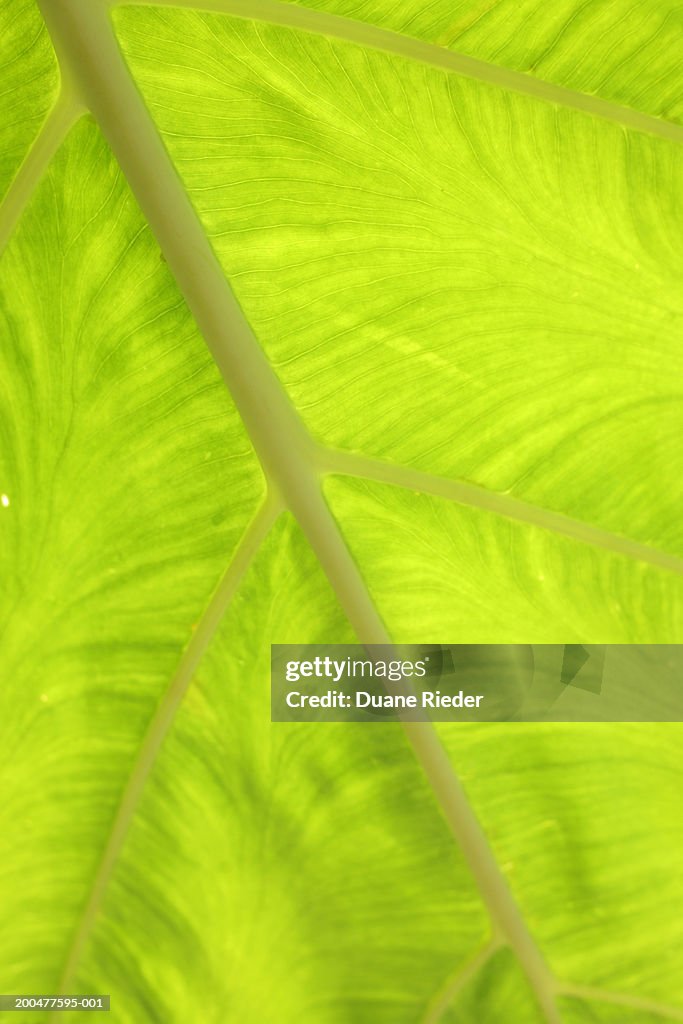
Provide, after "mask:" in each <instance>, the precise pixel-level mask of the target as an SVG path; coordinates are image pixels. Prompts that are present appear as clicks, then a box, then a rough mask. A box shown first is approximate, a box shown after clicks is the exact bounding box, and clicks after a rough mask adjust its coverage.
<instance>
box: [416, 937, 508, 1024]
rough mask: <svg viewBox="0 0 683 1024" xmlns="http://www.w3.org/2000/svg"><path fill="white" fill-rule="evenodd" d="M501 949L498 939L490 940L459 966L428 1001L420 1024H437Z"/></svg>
mask: <svg viewBox="0 0 683 1024" xmlns="http://www.w3.org/2000/svg"><path fill="white" fill-rule="evenodd" d="M501 948H502V944H501V941H500V939H499V938H496V937H494V938H491V939H489V941H488V942H487V943H486V944H485V945H484V946H482V947H481V949H480V950H478V952H476V953H475V954H474V956H471V957H470V958H469V959H468V960H466V961H465V963H464V964H459V965H458V967H457V968H456V970H455V971H453V972H452V973H451V974H450V975H449V977H448V978H446V980H445V982H444V983H443V985H442V986H441V988H440V989H439V991H438V992H437V993H436V994H435V995H434V996H433V998H432V999H431V1000H430V1002H429V1005H428V1006H427V1009H426V1010H425V1012H424V1015H423V1016H422V1017H421V1018H420V1024H439V1021H440V1020H441V1019H442V1018H443V1015H444V1014H445V1013H447V1012H448V1010H449V1009H450V1008H451V1006H452V1005H453V1003H454V1002H455V1000H456V999H457V997H458V995H459V994H460V993H461V992H462V990H463V989H464V988H465V987H466V986H467V985H468V984H469V982H470V981H471V980H472V979H473V978H474V977H475V976H476V975H477V974H478V972H479V971H480V970H482V969H483V968H484V967H485V966H486V964H487V963H488V962H489V960H490V959H491V958H492V957H493V956H495V954H496V953H497V952H498V950H499V949H501Z"/></svg>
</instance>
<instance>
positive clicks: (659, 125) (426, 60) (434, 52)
mask: <svg viewBox="0 0 683 1024" xmlns="http://www.w3.org/2000/svg"><path fill="white" fill-rule="evenodd" d="M129 5H130V6H132V5H134V6H155V7H183V8H190V9H192V10H203V11H214V12H216V13H218V14H229V15H231V16H232V17H235V18H247V19H249V20H250V21H264V22H268V23H269V24H271V25H283V26H285V27H286V28H294V29H299V30H300V31H302V32H311V33H314V34H316V35H324V36H329V37H330V38H333V39H341V40H343V41H345V42H349V43H357V44H358V45H359V46H363V47H366V48H368V49H371V50H381V51H383V52H384V53H393V54H395V55H396V56H398V57H404V58H406V59H407V60H413V61H418V62H419V63H420V64H428V65H430V66H431V67H435V68H439V69H440V70H442V71H448V72H451V73H453V74H457V75H463V76H465V77H466V78H472V79H475V80H477V81H479V82H487V83H488V84H489V85H495V86H497V87H498V88H501V89H505V90H506V91H508V92H516V93H520V94H522V95H524V96H532V97H533V98H534V99H538V100H543V101H545V102H546V103H554V104H556V105H557V106H560V107H567V108H569V109H571V110H579V111H581V112H582V113H584V114H589V115H591V116H593V117H599V118H601V119H602V120H605V121H611V122H613V123H614V124H620V125H623V127H624V128H629V129H631V130H632V131H637V132H646V133H647V134H649V135H657V136H659V138H661V139H668V140H669V141H670V142H677V143H680V144H683V126H681V125H678V124H674V123H673V122H671V121H665V120H663V119H662V118H658V117H654V116H652V115H651V114H644V113H642V112H641V111H639V110H633V109H631V108H630V107H623V106H621V105H620V104H619V103H612V102H611V101H610V100H604V99H602V98H601V97H600V96H590V95H588V94H587V93H582V92H577V91H576V90H574V89H567V88H565V87H564V86H562V85H555V84H554V83H553V82H547V81H544V80H543V79H541V78H537V77H536V76H534V75H527V74H524V73H522V72H520V71H513V70H511V69H510V68H504V67H500V66H499V65H497V64H490V63H488V62H487V61H484V60H477V59H476V58H475V57H469V56H467V55H466V54H463V53H457V52H455V51H453V50H446V49H444V48H443V47H442V46H438V45H436V44H435V43H427V42H423V41H422V40H420V39H414V38H412V37H411V36H405V35H402V34H401V33H399V32H392V31H390V30H389V29H384V28H378V27H377V26H376V25H371V24H368V23H366V22H361V21H355V20H353V19H352V18H345V17H341V16H340V15H338V14H329V13H327V12H326V11H314V10H311V9H310V8H307V7H301V6H299V5H298V4H294V3H283V2H281V0H116V2H115V3H114V6H129Z"/></svg>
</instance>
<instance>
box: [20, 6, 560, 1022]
mask: <svg viewBox="0 0 683 1024" xmlns="http://www.w3.org/2000/svg"><path fill="white" fill-rule="evenodd" d="M38 4H39V7H40V9H41V11H42V13H43V17H44V18H45V22H46V24H47V27H48V29H49V31H50V35H51V36H52V40H53V44H54V46H55V50H56V52H57V56H58V58H59V61H60V64H61V65H62V66H63V67H65V68H66V69H67V70H68V72H69V73H73V75H74V76H75V77H76V81H77V83H78V86H79V88H80V89H81V90H82V95H83V97H84V98H85V101H86V103H87V105H88V107H89V109H90V110H91V112H92V113H93V115H94V116H95V118H96V119H97V121H98V123H99V125H100V127H101V129H102V132H103V134H104V135H105V137H106V138H107V140H108V142H109V144H110V146H111V148H112V151H113V153H114V155H115V156H116V158H117V160H118V162H119V164H120V166H121V169H122V171H123V173H124V174H125V175H126V178H127V179H128V183H129V185H130V187H131V189H132V191H133V194H134V195H135V197H136V199H137V201H138V203H139V205H140V207H141V209H142V212H143V213H144V214H145V216H146V218H147V221H148V223H149V225H150V228H151V230H152V231H153V233H154V234H155V236H156V238H157V241H158V242H159V245H160V246H161V249H162V252H163V253H164V256H165V258H166V261H167V263H168V266H169V268H170V270H171V272H172V273H173V275H174V277H175V279H176V282H177V284H178V286H179V288H180V290H181V292H182V293H183V295H184V296H185V299H186V301H187V303H188V306H189V308H190V310H191V312H192V313H193V315H194V318H195V321H196V323H197V325H198V327H199V330H200V332H201V333H202V335H203V337H204V339H205V341H206V344H207V346H208V348H209V350H210V351H211V353H212V354H213V356H214V359H215V361H216V364H217V366H218V368H219V370H220V371H221V374H222V376H223V378H224V380H225V383H226V385H227V387H228V389H229V391H230V392H231V394H232V397H233V399H234V401H235V404H236V406H237V408H238V410H239V412H240V414H241V416H242V419H243V421H244V424H245V427H246V429H247V431H248V433H249V435H250V437H251V440H252V443H253V445H254V447H255V449H256V452H257V454H258V455H259V458H260V459H261V463H262V465H263V468H264V471H265V473H266V476H267V478H268V480H269V482H270V485H271V487H272V489H273V491H274V493H275V494H276V495H279V496H281V498H282V501H283V502H284V504H285V505H286V506H287V507H288V508H289V509H290V511H291V512H292V513H293V515H294V516H295V518H296V519H297V520H298V522H299V524H300V526H301V528H302V530H303V532H304V534H305V535H306V537H307V539H308V542H309V544H310V545H311V547H312V549H313V550H314V552H315V553H316V555H317V557H318V559H319V561H320V563H321V566H322V568H323V570H324V571H325V573H326V575H327V577H328V579H329V580H330V583H331V585H332V587H333V589H334V590H335V592H336V594H337V598H338V600H339V603H340V605H341V607H342V608H343V610H344V612H345V613H346V615H347V617H348V618H349V621H350V623H351V625H352V626H353V627H354V629H355V631H356V633H357V634H358V636H359V638H360V640H361V642H363V643H376V644H386V645H390V644H391V641H390V639H389V637H388V635H387V632H386V629H385V627H384V624H383V622H382V620H381V618H380V616H379V614H378V612H377V609H376V608H375V606H374V604H373V602H372V600H371V598H370V595H369V593H368V591H367V589H366V586H365V583H364V581H363V579H362V576H361V574H360V571H359V569H358V566H357V565H356V563H355V561H354V560H353V557H352V556H351V553H350V551H349V549H348V548H347V546H346V543H345V541H344V539H343V537H342V535H341V533H340V531H339V528H338V526H337V523H336V521H335V520H334V518H333V516H332V514H331V512H330V510H329V508H328V506H327V504H326V502H325V499H324V497H323V493H322V489H321V485H320V479H319V475H318V472H317V465H316V461H317V460H316V450H317V447H316V445H315V443H314V442H313V440H312V438H311V437H310V435H309V434H308V432H307V430H306V429H305V427H304V425H303V423H302V421H301V420H300V418H299V416H298V413H297V412H296V410H295V409H294V407H293V406H292V404H291V403H290V401H289V399H288V397H287V395H286V393H285V392H284V390H283V388H282V385H281V384H280V382H279V380H278V378H277V376H276V374H275V372H274V370H273V368H272V366H271V365H270V363H269V362H268V360H267V359H266V357H265V354H264V353H263V351H262V349H261V347H260V345H259V344H258V341H257V339H256V338H255V336H254V334H253V333H252V331H251V327H250V325H249V323H248V322H247V320H246V318H245V317H244V314H243V313H242V310H241V308H240V306H239V304H238V303H237V300H236V299H235V296H234V294H233V292H232V289H231V287H230V284H229V283H228V281H227V279H226V277H225V275H224V273H223V270H222V268H221V266H220V264H219V262H218V260H217V258H216V255H215V253H214V251H213V249H212V247H211V244H210V242H209V240H208V238H207V236H206V233H205V231H204V229H203V227H202V225H201V222H200V221H199V218H198V216H197V213H196V211H195V210H194V207H193V206H192V204H191V202H190V199H189V197H188V195H187V193H186V192H185V189H184V187H183V185H182V182H181V181H180V178H179V177H178V174H177V172H176V169H175V167H174V165H173V163H172V161H171V159H170V157H169V155H168V153H167V151H166V149H165V147H164V144H163V141H162V139H161V137H160V136H159V133H158V131H157V129H156V126H155V124H154V122H153V120H152V118H151V116H150V113H149V111H148V110H147V107H146V106H145V103H144V101H143V99H142V97H141V95H140V93H139V91H138V89H137V87H136V85H135V82H134V81H133V79H132V76H131V74H130V72H129V70H128V67H127V65H126V63H125V61H124V59H123V56H122V54H121V51H120V49H119V46H118V43H117V41H116V37H115V35H114V32H113V29H112V26H111V24H110V21H109V18H108V15H107V11H106V10H105V9H104V8H103V7H102V6H101V5H100V4H94V3H93V2H92V0H38ZM403 728H404V731H405V735H406V737H407V739H408V741H409V743H410V745H411V746H412V748H413V751H414V753H415V756H416V758H417V760H418V762H419V763H420V765H421V766H422V769H423V771H424V772H425V775H426V776H427V779H428V781H429V784H430V785H431V788H432V791H433V793H434V796H435V799H436V802H437V804H438V805H439V807H440V808H441V812H442V814H443V816H444V818H445V819H446V822H447V823H448V826H449V828H450V830H451V832H452V834H453V836H454V838H455V840H456V842H457V843H458V844H459V846H460V849H461V851H462V854H463V856H464V858H465V860H466V862H467V864H468V866H469V868H470V871H471V873H472V875H473V877H474V879H475V881H476V883H477V885H478V888H479V891H480V894H481V897H482V901H483V902H484V904H485V906H486V908H487V910H488V912H489V915H490V917H491V919H492V921H493V923H494V925H495V927H496V930H497V931H499V932H500V933H501V934H502V935H504V936H505V939H506V940H507V942H508V943H509V944H510V947H511V948H512V950H513V951H514V953H515V955H516V956H517V958H518V960H519V963H520V966H521V968H522V970H523V971H524V973H525V974H526V976H527V979H528V982H529V984H530V986H531V988H532V990H533V992H534V994H535V997H536V999H537V1002H538V1004H539V1006H540V1008H541V1010H542V1012H543V1014H544V1016H545V1019H546V1021H547V1024H560V1018H559V1015H558V1010H557V1006H556V1001H555V982H554V979H553V976H552V974H551V973H550V970H549V968H548V966H547V964H546V962H545V958H544V957H543V954H542V953H541V950H540V949H539V947H538V946H537V945H536V943H535V941H534V939H533V937H532V935H531V933H530V931H529V929H528V926H527V924H526V921H525V919H524V917H523V915H522V914H521V911H520V909H519V907H518V906H517V904H516V902H515V900H514V897H513V895H512V893H511V891H510V889H509V887H508V884H507V881H506V879H505V877H504V875H503V873H502V871H501V869H500V867H499V865H498V863H497V861H496V859H495V856H494V854H493V851H492V849H491V847H490V846H489V843H488V840H487V838H486V836H485V834H484V832H483V830H482V828H481V825H480V824H479V821H478V820H477V817H476V815H475V813H474V810H473V808H472V806H471V805H470V803H469V801H468V799H467V796H466V794H465V792H464V790H463V788H462V785H461V783H460V780H459V778H458V777H457V775H456V774H455V772H454V770H453V766H452V765H451V762H450V760H449V758H448V755H447V754H446V751H445V749H444V748H443V746H442V744H441V742H440V741H439V739H438V736H437V734H436V732H435V730H434V729H433V727H432V726H431V725H425V724H423V723H403ZM135 777H136V780H138V781H136V789H135V800H133V799H132V797H129V798H128V800H127V802H126V805H125V812H124V811H121V812H120V813H119V817H118V818H117V823H116V824H115V830H114V832H113V834H112V837H110V842H109V845H108V847H107V852H106V853H105V859H104V860H103V862H102V864H101V867H100V870H99V872H98V875H97V878H96V881H95V886H94V888H93V891H92V893H91V896H90V897H89V899H88V903H87V907H86V911H85V915H84V917H83V921H82V923H81V926H80V927H79V930H78V933H77V936H76V939H75V942H74V944H73V947H72V951H71V953H70V955H69V962H68V970H66V971H65V974H64V977H65V978H67V977H69V976H70V975H71V974H72V973H73V971H74V970H75V968H76V965H77V964H78V961H79V958H80V955H81V951H82V949H83V947H84V945H85V943H86V941H87V938H88V935H89V933H90V930H91V928H92V924H93V921H94V918H95V916H96V914H97V910H98V908H99V906H100V904H101V901H102V897H103V893H104V891H105V889H106V885H107V882H108V880H109V878H110V877H111V874H112V871H113V869H114V866H115V862H116V860H117V857H118V853H119V851H120V849H121V846H122V844H123V841H124V839H125V831H126V828H127V825H128V823H129V822H130V819H131V816H132V814H133V812H134V809H135V803H136V801H137V798H138V796H139V792H140V791H141V788H142V786H143V785H144V781H145V778H146V775H145V774H144V772H140V771H136V773H135ZM129 792H130V791H129Z"/></svg>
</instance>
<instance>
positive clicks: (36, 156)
mask: <svg viewBox="0 0 683 1024" xmlns="http://www.w3.org/2000/svg"><path fill="white" fill-rule="evenodd" d="M84 112H85V108H84V107H83V106H82V104H81V103H80V101H79V100H78V98H77V96H76V95H75V93H74V92H73V90H72V89H70V88H68V87H62V89H61V91H60V93H59V96H58V97H57V100H56V102H55V104H54V106H53V107H52V110H51V111H50V113H49V114H48V115H47V117H46V118H45V121H44V122H43V126H42V128H41V129H40V132H39V133H38V135H37V136H36V138H35V140H34V142H33V145H32V146H31V148H30V149H29V151H28V153H27V154H26V157H25V159H24V161H23V163H22V164H21V166H20V168H19V170H18V171H17V173H16V175H15V177H14V180H13V181H12V184H11V185H10V187H9V189H8V191H7V194H6V195H5V198H4V199H3V201H2V205H0V256H1V255H2V253H3V251H4V249H5V246H6V245H7V243H8V241H9V239H10V237H11V235H12V232H13V231H14V228H15V227H16V225H17V223H18V221H19V219H20V217H21V215H22V213H23V212H24V209H25V207H26V204H27V203H28V202H29V200H30V199H31V196H32V195H33V193H34V191H35V189H36V187H37V185H38V184H39V182H40V180H41V178H42V177H43V175H44V174H45V171H46V170H47V167H48V164H49V163H50V160H51V159H52V157H53V156H54V155H55V153H56V152H57V150H58V149H59V147H60V146H61V144H62V142H63V141H64V139H65V138H66V136H67V134H68V132H69V130H70V129H71V128H72V127H73V125H74V124H75V122H76V121H77V120H78V118H79V117H80V116H81V115H82V114H83V113H84Z"/></svg>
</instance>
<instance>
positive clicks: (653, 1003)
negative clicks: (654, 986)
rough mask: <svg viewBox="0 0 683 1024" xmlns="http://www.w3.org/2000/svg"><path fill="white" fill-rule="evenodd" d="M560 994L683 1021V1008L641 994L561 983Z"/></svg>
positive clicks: (665, 1018) (664, 1018)
mask: <svg viewBox="0 0 683 1024" xmlns="http://www.w3.org/2000/svg"><path fill="white" fill-rule="evenodd" d="M558 995H561V996H568V997H569V998H573V999H583V1000H586V1001H588V1002H590V1001H592V1002H596V1003H610V1004H611V1005H613V1006H623V1007H625V1008H627V1009H630V1010H642V1012H643V1013H649V1014H652V1015H653V1016H655V1017H661V1018H662V1019H663V1020H676V1021H683V1010H682V1009H680V1008H678V1007H675V1006H667V1005H666V1004H665V1003H659V1002H657V1000H655V999H641V998H640V997H639V996H631V995H626V994H625V993H621V992H609V991H607V990H606V989H603V988H598V987H593V986H592V985H570V984H567V985H561V986H560V987H559V989H558Z"/></svg>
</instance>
